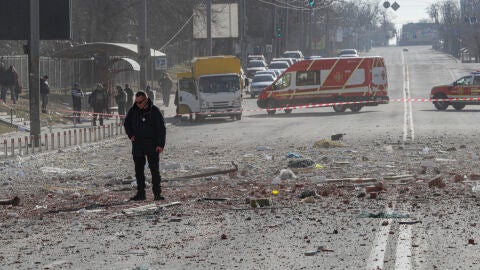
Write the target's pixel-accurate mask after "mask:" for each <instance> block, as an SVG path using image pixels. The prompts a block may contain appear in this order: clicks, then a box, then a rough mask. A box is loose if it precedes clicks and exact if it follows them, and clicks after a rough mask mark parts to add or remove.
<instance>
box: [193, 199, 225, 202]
mask: <svg viewBox="0 0 480 270" xmlns="http://www.w3.org/2000/svg"><path fill="white" fill-rule="evenodd" d="M226 200H228V199H227V198H201V199H198V201H219V202H223V201H226Z"/></svg>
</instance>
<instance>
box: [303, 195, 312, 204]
mask: <svg viewBox="0 0 480 270" xmlns="http://www.w3.org/2000/svg"><path fill="white" fill-rule="evenodd" d="M301 202H302V203H315V198H314V197H313V196H310V197H306V198H303V199H302V200H301Z"/></svg>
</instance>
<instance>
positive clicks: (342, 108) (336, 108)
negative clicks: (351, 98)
mask: <svg viewBox="0 0 480 270" xmlns="http://www.w3.org/2000/svg"><path fill="white" fill-rule="evenodd" d="M333 110H334V111H335V112H345V111H346V110H347V105H345V104H336V105H333Z"/></svg>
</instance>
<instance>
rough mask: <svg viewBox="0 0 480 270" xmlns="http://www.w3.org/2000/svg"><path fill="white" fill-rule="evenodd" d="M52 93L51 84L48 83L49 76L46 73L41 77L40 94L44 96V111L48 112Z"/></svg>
mask: <svg viewBox="0 0 480 270" xmlns="http://www.w3.org/2000/svg"><path fill="white" fill-rule="evenodd" d="M49 94H50V86H49V85H48V76H47V75H45V76H43V78H41V79H40V96H41V97H42V113H47V104H48V95H49Z"/></svg>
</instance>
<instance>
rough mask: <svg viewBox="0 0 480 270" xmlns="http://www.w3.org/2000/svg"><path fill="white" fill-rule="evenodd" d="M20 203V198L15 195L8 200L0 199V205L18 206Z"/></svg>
mask: <svg viewBox="0 0 480 270" xmlns="http://www.w3.org/2000/svg"><path fill="white" fill-rule="evenodd" d="M19 204H20V198H18V197H17V196H15V197H14V198H13V199H10V200H0V205H12V206H18V205H19Z"/></svg>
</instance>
